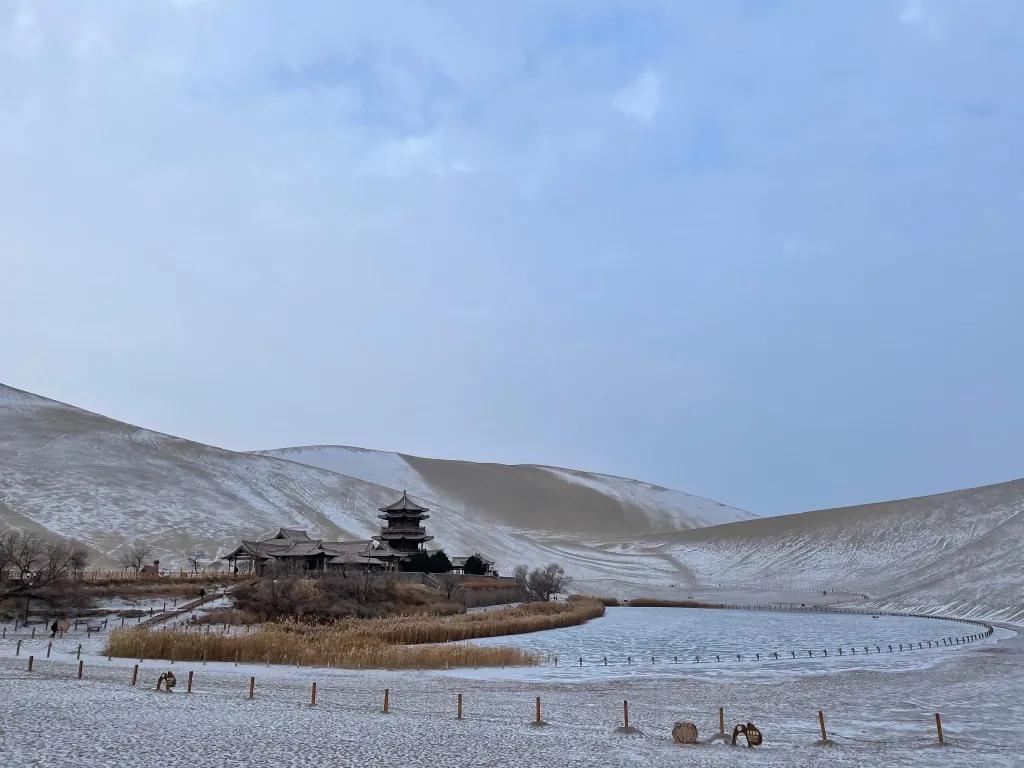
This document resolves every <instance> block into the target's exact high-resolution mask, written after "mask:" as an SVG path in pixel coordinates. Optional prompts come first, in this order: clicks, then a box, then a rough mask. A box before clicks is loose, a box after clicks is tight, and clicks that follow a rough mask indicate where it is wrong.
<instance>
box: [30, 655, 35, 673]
mask: <svg viewBox="0 0 1024 768" xmlns="http://www.w3.org/2000/svg"><path fill="white" fill-rule="evenodd" d="M35 660H36V657H35V656H29V657H28V671H29V672H31V671H32V662H33V661H35Z"/></svg>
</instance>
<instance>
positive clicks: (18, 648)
mask: <svg viewBox="0 0 1024 768" xmlns="http://www.w3.org/2000/svg"><path fill="white" fill-rule="evenodd" d="M14 655H15V656H21V640H19V641H18V644H17V646H15V648H14Z"/></svg>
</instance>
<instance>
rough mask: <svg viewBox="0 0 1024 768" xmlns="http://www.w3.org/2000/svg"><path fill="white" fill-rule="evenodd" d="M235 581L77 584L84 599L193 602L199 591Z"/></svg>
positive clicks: (224, 579) (143, 580)
mask: <svg viewBox="0 0 1024 768" xmlns="http://www.w3.org/2000/svg"><path fill="white" fill-rule="evenodd" d="M237 583H238V582H237V581H233V580H231V579H226V578H224V577H221V578H219V579H215V578H209V579H198V578H197V579H195V580H192V581H178V580H169V579H167V580H165V579H152V580H149V579H139V580H138V581H122V580H119V579H106V580H99V581H82V582H79V585H80V586H81V589H82V593H83V594H84V595H85V596H86V597H93V598H96V597H167V598H175V597H177V598H185V599H190V600H194V599H196V598H198V597H199V590H201V589H205V590H206V592H207V593H209V592H210V591H211V590H213V589H215V588H216V587H219V586H225V585H230V584H237Z"/></svg>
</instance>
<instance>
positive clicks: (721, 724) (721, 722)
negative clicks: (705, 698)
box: [718, 707, 725, 735]
mask: <svg viewBox="0 0 1024 768" xmlns="http://www.w3.org/2000/svg"><path fill="white" fill-rule="evenodd" d="M718 732H719V733H721V734H722V735H725V707H719V708H718Z"/></svg>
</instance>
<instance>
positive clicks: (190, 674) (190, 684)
mask: <svg viewBox="0 0 1024 768" xmlns="http://www.w3.org/2000/svg"><path fill="white" fill-rule="evenodd" d="M194 674H195V673H194V672H193V671H192V670H191V669H190V670H189V671H188V688H186V689H185V693H192V675H194Z"/></svg>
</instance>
